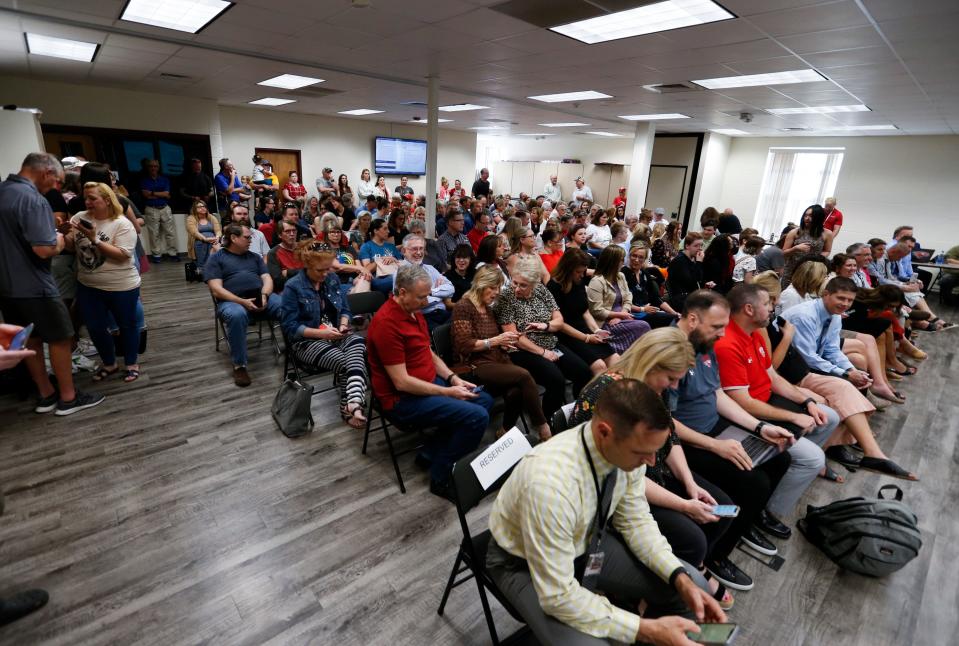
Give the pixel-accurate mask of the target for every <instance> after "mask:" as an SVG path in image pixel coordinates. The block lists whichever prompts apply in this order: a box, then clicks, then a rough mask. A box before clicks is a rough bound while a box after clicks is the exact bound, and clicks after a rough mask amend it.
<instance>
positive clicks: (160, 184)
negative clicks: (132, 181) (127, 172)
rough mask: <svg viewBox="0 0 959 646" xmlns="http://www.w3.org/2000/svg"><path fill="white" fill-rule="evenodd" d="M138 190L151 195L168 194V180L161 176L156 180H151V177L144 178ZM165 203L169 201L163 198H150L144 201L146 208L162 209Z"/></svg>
mask: <svg viewBox="0 0 959 646" xmlns="http://www.w3.org/2000/svg"><path fill="white" fill-rule="evenodd" d="M140 188H141V189H143V190H144V191H150V192H151V193H169V192H170V180H168V179H167V178H166V177H164V176H163V175H158V176H157V178H156V179H153V178H152V177H144V178H143V181H142V182H140ZM167 202H169V200H168V199H167V198H165V197H151V198H148V199H147V200H146V202H145V204H146V205H147V206H152V207H155V208H158V209H162V208H163V207H164V206H166V205H167Z"/></svg>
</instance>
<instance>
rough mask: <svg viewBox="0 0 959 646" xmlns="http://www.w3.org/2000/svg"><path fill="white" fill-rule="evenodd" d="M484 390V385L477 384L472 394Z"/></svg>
mask: <svg viewBox="0 0 959 646" xmlns="http://www.w3.org/2000/svg"><path fill="white" fill-rule="evenodd" d="M484 390H486V387H485V386H477V387H476V388H474V389H473V394H474V395H476V394H479V393H481V392H483V391H484Z"/></svg>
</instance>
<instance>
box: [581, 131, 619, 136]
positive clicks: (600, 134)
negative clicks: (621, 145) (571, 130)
mask: <svg viewBox="0 0 959 646" xmlns="http://www.w3.org/2000/svg"><path fill="white" fill-rule="evenodd" d="M586 134H587V135H599V136H600V137H622V136H623V135H621V134H618V133H615V132H603V131H602V130H589V131H587V132H586Z"/></svg>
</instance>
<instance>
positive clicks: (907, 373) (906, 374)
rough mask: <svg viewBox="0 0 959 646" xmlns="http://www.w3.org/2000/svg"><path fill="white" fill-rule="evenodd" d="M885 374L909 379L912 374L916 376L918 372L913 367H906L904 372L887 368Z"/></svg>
mask: <svg viewBox="0 0 959 646" xmlns="http://www.w3.org/2000/svg"><path fill="white" fill-rule="evenodd" d="M886 372H890V373H892V374H894V375H899V376H900V377H911V376H913V375H914V374H916V372H918V370H917V369H916V367H915V366H906V369H905V370H896V369H895V368H890V367H887V368H886Z"/></svg>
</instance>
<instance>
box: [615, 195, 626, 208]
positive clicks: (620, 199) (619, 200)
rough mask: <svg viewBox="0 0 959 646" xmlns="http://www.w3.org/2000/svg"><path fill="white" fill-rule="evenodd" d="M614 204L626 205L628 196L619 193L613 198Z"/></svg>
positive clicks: (616, 205)
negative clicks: (621, 195)
mask: <svg viewBox="0 0 959 646" xmlns="http://www.w3.org/2000/svg"><path fill="white" fill-rule="evenodd" d="M613 206H614V207H618V206H626V198H625V197H620V196H619V195H617V196H616V198H615V199H614V200H613Z"/></svg>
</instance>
